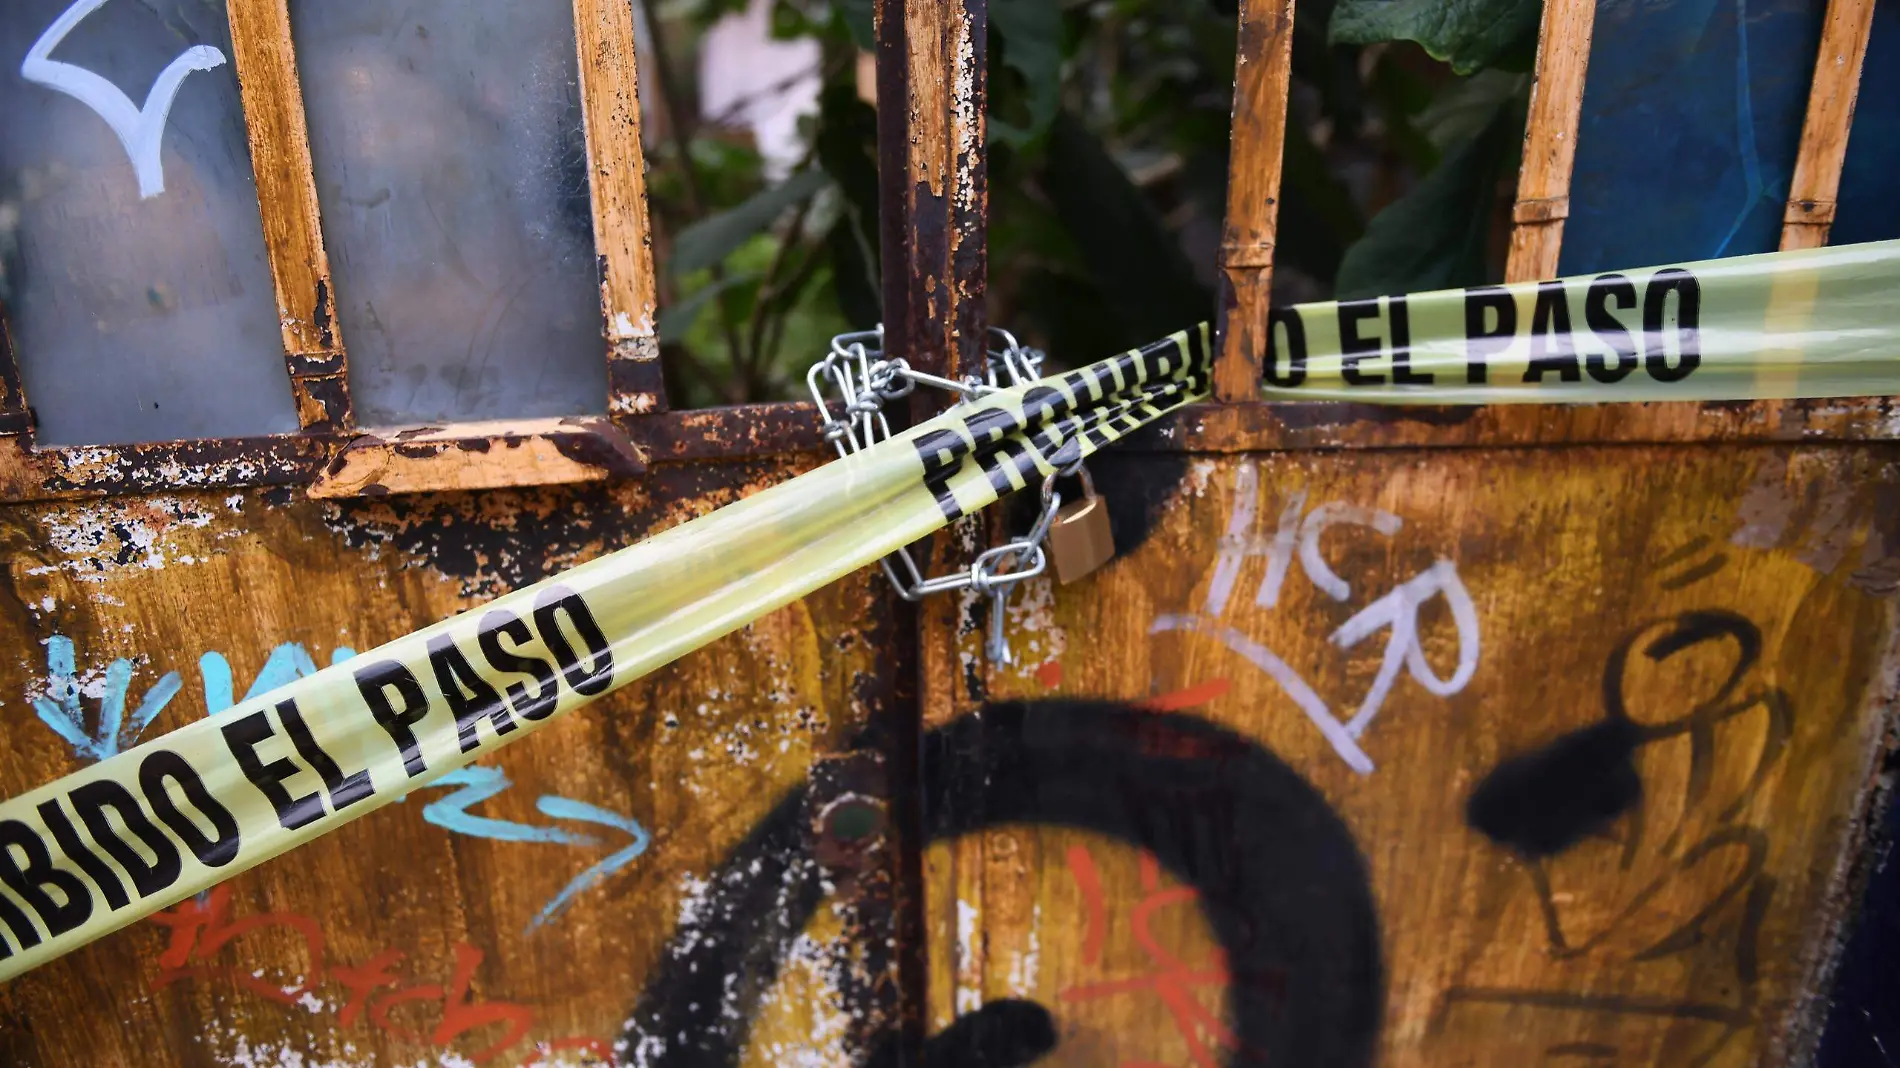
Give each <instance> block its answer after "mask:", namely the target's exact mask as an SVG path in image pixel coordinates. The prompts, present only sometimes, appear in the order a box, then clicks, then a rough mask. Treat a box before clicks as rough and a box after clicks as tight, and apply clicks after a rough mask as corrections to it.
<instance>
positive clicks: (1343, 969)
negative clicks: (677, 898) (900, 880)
mask: <svg viewBox="0 0 1900 1068" xmlns="http://www.w3.org/2000/svg"><path fill="white" fill-rule="evenodd" d="M924 787H925V791H926V792H925V806H924V810H925V811H924V821H925V837H926V840H927V841H946V840H950V839H955V838H957V837H959V836H962V835H966V834H973V833H977V832H979V831H982V830H985V829H988V828H997V827H1008V826H1026V825H1027V826H1052V827H1067V828H1075V829H1081V830H1088V831H1094V832H1096V833H1099V834H1103V835H1107V836H1109V837H1112V838H1114V839H1116V840H1117V841H1120V842H1123V843H1126V844H1127V845H1129V846H1131V847H1134V848H1137V849H1142V850H1146V851H1147V852H1149V853H1151V854H1152V855H1153V856H1154V857H1155V859H1156V860H1157V862H1158V863H1159V864H1160V866H1161V867H1162V868H1163V869H1165V870H1167V871H1168V872H1170V873H1171V874H1172V875H1173V876H1174V877H1175V878H1176V879H1179V880H1180V881H1181V882H1182V883H1184V884H1186V885H1188V886H1191V887H1193V888H1194V889H1195V890H1196V891H1197V892H1198V894H1199V899H1200V901H1201V907H1202V909H1203V912H1204V915H1205V918H1206V920H1207V922H1208V925H1209V927H1210V928H1211V929H1212V931H1213V933H1214V935H1215V938H1216V940H1217V941H1218V942H1219V944H1220V946H1221V948H1222V950H1223V951H1224V953H1225V956H1226V961H1227V966H1228V968H1229V970H1230V972H1231V974H1232V976H1233V982H1232V983H1231V984H1230V985H1229V986H1228V992H1227V1005H1226V1016H1227V1019H1228V1020H1229V1021H1230V1024H1231V1026H1232V1027H1233V1028H1234V1030H1235V1031H1236V1032H1237V1034H1238V1037H1239V1040H1240V1041H1239V1049H1240V1050H1242V1051H1245V1052H1243V1053H1240V1054H1236V1055H1235V1056H1234V1057H1232V1058H1231V1059H1230V1063H1234V1064H1252V1063H1256V1060H1258V1059H1261V1058H1264V1062H1265V1063H1271V1064H1287V1065H1292V1064H1297V1065H1302V1066H1313V1068H1335V1066H1337V1068H1359V1066H1363V1065H1369V1064H1370V1063H1371V1062H1372V1055H1373V1050H1374V1047H1375V1044H1376V1040H1377V1036H1378V1027H1379V1021H1380V1015H1381V1012H1382V1010H1383V1004H1384V971H1383V964H1382V961H1381V951H1380V939H1379V929H1378V920H1377V916H1376V913H1375V911H1374V906H1373V901H1372V891H1371V886H1370V883H1369V881H1368V876H1367V872H1366V866H1365V862H1364V860H1363V858H1362V857H1361V856H1360V854H1359V850H1358V847H1357V845H1356V844H1355V842H1354V840H1353V837H1352V834H1351V832H1350V831H1349V830H1348V829H1347V827H1346V825H1345V824H1344V823H1343V822H1341V821H1340V819H1339V817H1338V816H1337V815H1335V814H1334V812H1333V811H1332V809H1331V807H1330V806H1328V805H1327V803H1326V801H1325V800H1324V799H1323V798H1322V797H1321V796H1320V795H1319V793H1318V792H1317V791H1315V790H1314V789H1313V788H1312V787H1311V786H1310V785H1308V784H1307V783H1306V782H1305V780H1303V779H1301V778H1300V776H1299V775H1298V774H1297V773H1295V772H1294V771H1293V770H1292V769H1291V768H1289V767H1287V765H1286V764H1284V763H1283V762H1281V761H1280V760H1279V759H1278V758H1277V757H1275V756H1273V755H1272V754H1271V753H1269V752H1267V751H1266V750H1265V749H1262V748H1261V747H1260V746H1259V745H1257V744H1255V743H1254V742H1252V741H1249V740H1248V739H1246V738H1244V737H1242V736H1240V735H1237V734H1234V733H1232V732H1230V731H1227V730H1224V729H1222V728H1219V727H1216V726H1213V725H1211V724H1208V723H1205V722H1202V721H1200V720H1197V719H1194V718H1192V717H1189V716H1183V715H1163V714H1158V713H1153V712H1147V711H1142V710H1139V709H1135V708H1131V707H1128V706H1125V705H1119V704H1110V703H1103V702H1083V701H1044V702H1023V703H998V704H993V705H989V706H986V707H985V708H984V709H983V710H981V711H980V712H979V713H976V714H973V715H971V716H968V717H965V718H964V719H962V720H959V721H957V722H956V723H953V724H951V725H949V726H947V727H944V728H942V729H940V730H937V731H934V732H932V733H931V734H930V735H928V736H927V737H926V739H925V753H924ZM807 790H809V787H807V788H806V789H805V790H801V791H799V792H797V793H795V794H793V795H792V796H790V797H787V798H786V799H785V800H783V801H782V802H780V803H779V804H778V805H777V806H776V807H775V808H774V809H773V810H772V812H771V813H770V814H769V815H767V816H766V817H765V818H764V819H763V820H762V821H761V822H760V823H759V824H758V826H757V827H756V828H755V829H754V831H753V833H752V834H751V835H750V836H749V837H748V838H747V839H746V840H745V841H744V842H742V843H740V845H739V846H738V847H737V848H736V849H734V850H733V852H732V853H731V854H730V855H729V856H728V858H727V860H726V862H725V864H724V865H723V866H722V867H721V869H720V871H719V872H718V873H717V874H716V875H715V876H714V877H713V878H712V880H711V881H710V888H709V892H708V894H707V895H706V896H705V897H704V898H702V899H701V900H700V901H699V902H698V903H697V904H696V905H695V912H696V914H697V915H698V916H700V917H701V922H697V923H694V924H692V925H691V926H683V927H682V929H681V930H680V931H679V932H678V933H677V934H676V935H675V937H674V939H673V942H672V944H671V945H670V946H668V948H667V950H666V951H665V952H664V953H663V954H662V956H661V961H660V964H659V965H658V967H657V969H656V971H655V973H654V974H653V975H652V976H651V978H650V980H649V982H648V984H647V987H646V990H645V992H644V993H643V994H642V995H641V997H640V1000H639V1003H638V1004H637V1006H636V1007H635V1009H634V1011H633V1014H632V1018H631V1019H630V1021H629V1024H628V1029H627V1033H626V1035H625V1045H624V1046H623V1047H622V1052H621V1057H622V1058H623V1059H624V1060H625V1061H626V1062H627V1063H630V1064H634V1065H639V1066H641V1068H660V1066H669V1068H677V1066H686V1065H692V1066H696V1068H697V1066H707V1065H730V1064H736V1063H738V1061H739V1058H740V1055H741V1053H742V1052H743V1050H744V1048H745V1043H746V1039H747V1033H748V1028H749V1024H750V1021H751V1019H752V1018H753V1016H754V1015H755V1011H756V1010H757V1009H758V1007H759V1005H760V1001H761V998H762V997H763V996H764V995H765V993H766V991H767V990H768V989H769V988H770V987H771V986H772V984H773V983H774V982H775V980H776V979H777V977H778V975H779V971H780V968H781V967H782V966H783V964H784V962H785V961H786V959H787V954H788V951H789V950H790V948H791V945H792V943H793V941H794V940H795V939H796V938H797V937H798V935H799V933H800V932H801V931H802V930H803V929H804V928H805V926H806V924H807V923H808V922H809V921H810V919H811V918H812V916H813V915H814V914H815V913H816V911H817V910H818V908H819V907H820V906H821V904H823V902H824V899H825V897H826V889H825V886H824V885H823V884H824V873H823V870H822V865H821V863H820V861H819V859H818V858H816V857H815V856H814V855H813V851H812V849H811V848H810V846H809V844H808V835H807V832H806V830H805V828H804V826H803V824H804V822H805V820H804V813H805V811H806V807H807V805H806V802H807V799H806V797H805V794H806V792H807ZM1283 977H1284V978H1283ZM1252 980H1267V981H1252ZM1056 1042H1057V1034H1056V1029H1055V1026H1054V1021H1053V1018H1052V1017H1051V1015H1050V1013H1049V1012H1048V1011H1047V1010H1045V1009H1044V1008H1042V1007H1041V1006H1039V1005H1036V1004H1035V1003H1033V1002H1027V1001H1015V1000H1007V1001H996V1002H991V1003H989V1004H987V1005H984V1006H983V1007H982V1008H981V1009H980V1010H978V1011H977V1012H975V1013H972V1014H969V1015H967V1016H965V1017H964V1018H962V1019H960V1020H958V1021H957V1022H956V1024H955V1025H953V1026H952V1027H950V1028H949V1029H947V1030H946V1031H945V1032H943V1033H942V1034H939V1035H937V1036H936V1037H935V1038H934V1039H933V1040H932V1041H931V1043H930V1044H929V1046H928V1047H927V1049H926V1051H925V1053H926V1060H925V1063H926V1064H929V1065H931V1066H932V1068H955V1066H975V1065H979V1064H980V1065H985V1066H987V1068H1009V1066H1013V1065H1026V1064H1030V1063H1032V1062H1033V1061H1035V1060H1036V1059H1037V1058H1038V1057H1041V1056H1042V1055H1044V1054H1046V1053H1048V1052H1049V1051H1050V1050H1051V1049H1053V1048H1054V1047H1055V1045H1056ZM894 1058H895V1054H894V1050H892V1049H891V1048H890V1047H889V1046H888V1045H886V1046H885V1047H884V1048H883V1049H880V1050H877V1051H876V1052H874V1053H873V1054H872V1056H871V1057H870V1063H871V1064H873V1065H882V1064H886V1063H891V1064H894V1063H895V1059H894Z"/></svg>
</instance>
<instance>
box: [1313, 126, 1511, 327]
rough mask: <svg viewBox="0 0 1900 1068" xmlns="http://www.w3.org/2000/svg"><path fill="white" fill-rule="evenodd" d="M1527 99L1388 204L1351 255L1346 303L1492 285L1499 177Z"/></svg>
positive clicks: (1342, 295)
mask: <svg viewBox="0 0 1900 1068" xmlns="http://www.w3.org/2000/svg"><path fill="white" fill-rule="evenodd" d="M1519 104H1520V99H1519V98H1513V99H1511V100H1508V101H1505V102H1504V103H1502V104H1500V105H1499V106H1498V107H1497V108H1496V109H1495V110H1494V111H1493V112H1492V115H1491V121H1490V122H1488V123H1487V124H1485V126H1484V127H1483V129H1482V130H1480V131H1479V133H1478V135H1477V136H1476V137H1474V138H1472V139H1471V140H1470V141H1467V142H1465V143H1464V144H1463V145H1461V146H1459V147H1458V148H1456V149H1455V150H1453V151H1451V152H1449V153H1447V154H1446V156H1445V158H1444V160H1443V161H1442V162H1441V163H1439V165H1438V167H1437V168H1436V169H1434V170H1433V171H1432V172H1431V173H1430V174H1428V175H1426V176H1425V179H1424V181H1421V182H1419V183H1418V185H1416V186H1414V187H1413V188H1412V191H1411V192H1409V193H1407V194H1406V195H1404V196H1403V197H1400V198H1399V199H1398V200H1395V201H1393V202H1392V203H1390V204H1388V205H1386V207H1385V210H1384V211H1381V212H1380V213H1379V214H1378V215H1376V216H1374V217H1373V219H1372V222H1371V224H1369V225H1368V226H1367V227H1366V234H1365V236H1364V237H1363V238H1360V239H1359V241H1357V242H1356V243H1354V244H1353V246H1352V247H1351V248H1349V249H1347V250H1346V258H1345V261H1344V262H1343V263H1341V264H1340V266H1339V276H1338V279H1337V280H1336V283H1335V289H1336V290H1337V296H1338V299H1340V300H1353V299H1357V298H1360V297H1371V296H1379V295H1383V294H1389V293H1420V292H1429V291H1431V290H1434V289H1450V288H1452V287H1455V286H1466V285H1478V284H1481V283H1483V282H1485V281H1487V278H1486V273H1487V270H1486V262H1485V249H1486V245H1487V241H1488V238H1489V236H1490V232H1491V217H1492V213H1493V211H1494V209H1495V208H1496V205H1497V184H1498V178H1499V176H1500V175H1502V174H1503V173H1504V171H1505V168H1506V167H1507V166H1508V165H1509V164H1510V161H1511V159H1512V157H1513V155H1514V153H1515V152H1516V150H1517V143H1518V140H1519V138H1520V137H1521V135H1522V133H1523V129H1524V118H1523V109H1522V108H1521V107H1520V106H1519Z"/></svg>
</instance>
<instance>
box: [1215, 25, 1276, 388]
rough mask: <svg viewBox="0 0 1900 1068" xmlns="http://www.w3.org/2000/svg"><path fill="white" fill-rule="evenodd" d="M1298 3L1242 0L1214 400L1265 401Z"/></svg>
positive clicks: (1222, 243) (1223, 237)
mask: <svg viewBox="0 0 1900 1068" xmlns="http://www.w3.org/2000/svg"><path fill="white" fill-rule="evenodd" d="M1293 2H1294V0H1241V4H1240V56H1239V63H1238V65H1237V67H1236V72H1235V75H1234V135H1233V154H1232V155H1231V156H1230V157H1229V160H1228V164H1227V224H1226V227H1225V229H1224V230H1223V231H1222V233H1221V248H1220V268H1221V270H1220V276H1221V278H1220V288H1221V292H1220V309H1219V313H1218V314H1219V322H1218V333H1219V340H1218V341H1217V343H1216V351H1217V355H1216V356H1215V359H1214V397H1215V399H1216V400H1220V401H1226V402H1232V401H1246V400H1254V399H1256V398H1258V396H1259V394H1260V361H1261V358H1262V354H1263V353H1265V352H1266V346H1267V312H1268V311H1269V310H1270V305H1271V303H1272V290H1273V240H1274V230H1275V227H1276V226H1277V225H1278V219H1279V203H1280V170H1281V152H1280V150H1281V144H1282V142H1284V141H1285V140H1286V104H1287V76H1288V74H1289V73H1290V72H1291V71H1292V56H1293Z"/></svg>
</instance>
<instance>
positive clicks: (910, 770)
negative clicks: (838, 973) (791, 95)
mask: <svg viewBox="0 0 1900 1068" xmlns="http://www.w3.org/2000/svg"><path fill="white" fill-rule="evenodd" d="M875 10H876V19H877V121H878V138H877V140H878V182H879V200H878V215H879V219H878V227H879V243H880V246H881V249H882V273H883V277H882V289H883V297H884V348H885V351H886V352H887V353H890V354H892V355H895V356H901V357H903V358H904V359H906V360H908V361H909V362H910V364H911V366H913V367H916V368H918V369H920V370H925V371H929V372H931V373H934V374H939V375H944V376H947V377H952V378H955V377H959V376H961V375H963V374H965V373H970V372H973V371H976V370H977V369H979V368H980V367H981V366H982V361H983V359H984V358H985V355H984V354H985V351H986V348H987V345H986V335H987V322H986V320H985V317H984V310H983V298H984V286H985V282H986V274H987V268H988V263H987V259H986V255H985V251H984V249H985V233H984V225H985V220H986V215H987V211H988V199H987V198H988V189H987V186H986V181H987V171H986V168H985V165H984V151H985V148H984V144H985V125H984V96H985V90H986V76H985V65H986V61H987V48H986V47H985V39H986V32H987V28H988V17H989V16H988V8H987V6H986V0H877V6H876V9H875ZM934 392H935V391H930V390H919V391H918V395H914V396H913V398H912V402H911V412H910V414H911V416H912V417H913V418H922V417H927V416H929V415H932V414H934V413H935V409H936V408H937V407H939V406H941V404H942V403H943V400H944V398H942V397H941V396H934V397H933V396H924V394H928V393H934ZM975 523H976V521H975V520H965V521H963V522H961V523H959V524H957V525H956V526H955V527H953V528H952V530H951V531H950V532H949V534H948V536H947V537H938V538H934V539H932V544H931V549H932V551H931V553H930V554H929V556H930V558H931V561H932V563H933V564H934V565H935V566H936V567H939V568H943V567H952V566H957V565H959V564H967V563H968V560H969V555H970V552H971V545H970V541H971V538H972V537H973V536H974V531H975V530H976V529H977V528H976V525H975ZM933 600H934V602H935V603H930V602H926V603H924V604H921V605H918V606H917V607H916V608H915V609H914V610H913V611H909V612H904V613H902V614H901V617H900V618H901V622H900V625H899V627H898V628H897V629H898V630H899V631H900V633H899V634H898V635H897V636H896V637H897V640H898V641H900V642H906V644H907V645H908V646H909V647H910V648H913V649H915V650H916V656H915V658H914V660H913V661H912V663H913V665H914V670H915V671H916V702H915V704H914V705H912V706H911V708H910V710H909V714H907V715H900V716H897V717H894V720H893V722H892V724H891V728H892V729H891V730H890V732H889V742H888V749H887V753H888V767H889V769H890V781H891V783H892V784H893V797H892V815H893V822H894V823H895V825H896V827H897V829H898V849H897V858H898V869H897V872H896V878H895V880H894V883H895V890H896V892H895V894H894V901H893V917H892V918H893V927H894V932H895V938H896V942H897V947H898V961H897V964H898V990H897V992H896V993H897V1006H896V1013H897V1021H898V1042H899V1050H900V1057H901V1058H902V1063H905V1064H914V1063H918V1061H917V1060H916V1058H917V1057H918V1056H920V1050H921V1047H922V1041H923V1033H924V1021H925V1012H926V1000H927V998H929V999H934V998H935V997H936V995H937V994H938V993H939V992H940V991H941V989H942V987H943V984H941V983H933V982H931V981H930V979H929V978H927V974H928V975H931V976H934V974H935V970H934V969H932V968H931V965H930V957H929V953H928V950H927V948H926V939H927V928H926V923H925V920H926V907H927V906H928V908H929V910H930V913H931V914H932V915H937V916H941V915H943V914H944V913H945V910H946V909H950V910H955V909H956V908H958V904H957V902H958V900H959V898H958V893H959V892H960V886H951V887H949V888H947V890H946V888H945V887H944V886H943V884H942V882H941V881H940V880H936V879H933V880H932V882H931V883H930V884H929V886H928V887H927V886H926V884H925V881H924V878H925V877H924V867H923V851H922V842H921V831H922V827H923V822H922V810H921V806H920V805H919V803H918V801H919V799H918V796H917V795H918V791H919V790H920V789H921V776H922V766H921V761H920V759H919V753H920V745H921V737H922V730H923V727H924V725H925V723H926V722H929V723H936V722H940V721H942V720H944V719H947V718H950V717H953V716H955V715H958V714H960V713H961V712H962V711H964V710H965V709H966V708H967V705H968V702H967V695H961V696H960V695H959V693H958V683H959V680H961V679H962V677H963V670H962V667H961V663H960V661H959V659H958V656H957V647H956V643H957V630H958V621H957V604H956V600H955V599H954V598H935V599H933ZM979 847H980V842H977V841H975V840H971V841H969V842H959V843H956V844H955V845H953V846H952V847H951V848H952V855H953V856H954V857H957V858H959V859H958V860H957V861H956V863H957V864H958V867H959V873H960V874H959V875H958V876H954V877H953V882H955V883H961V882H963V881H964V879H963V876H962V874H961V873H963V872H968V871H970V870H971V869H970V868H969V867H968V866H967V865H965V864H964V863H963V861H962V859H961V858H963V857H964V856H965V855H967V854H968V852H969V851H970V850H971V849H974V848H979ZM952 914H954V911H953V913H952ZM954 929H955V928H954V925H953V927H952V930H954Z"/></svg>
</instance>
